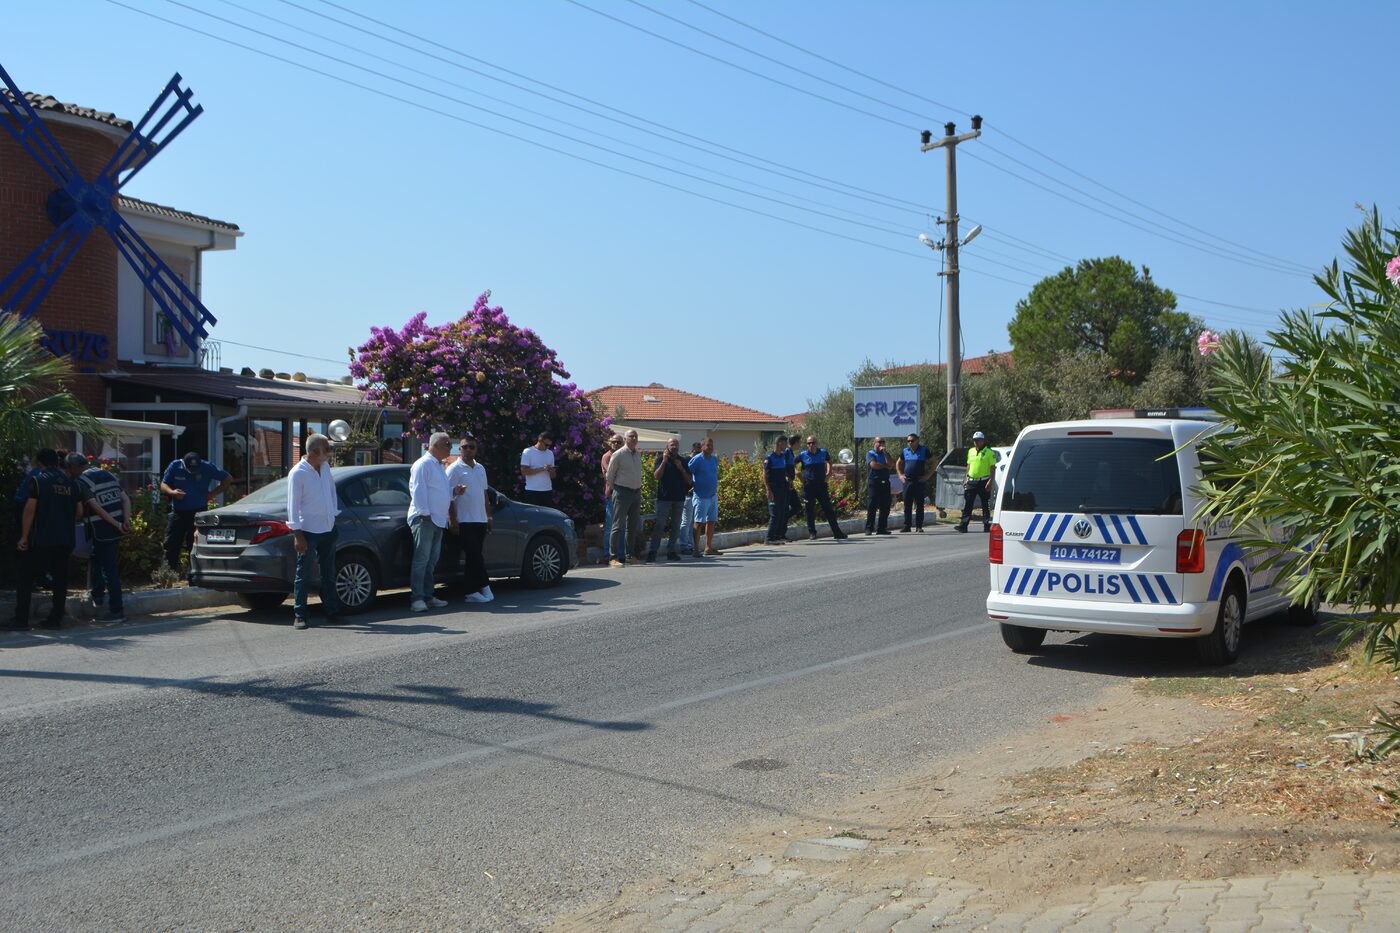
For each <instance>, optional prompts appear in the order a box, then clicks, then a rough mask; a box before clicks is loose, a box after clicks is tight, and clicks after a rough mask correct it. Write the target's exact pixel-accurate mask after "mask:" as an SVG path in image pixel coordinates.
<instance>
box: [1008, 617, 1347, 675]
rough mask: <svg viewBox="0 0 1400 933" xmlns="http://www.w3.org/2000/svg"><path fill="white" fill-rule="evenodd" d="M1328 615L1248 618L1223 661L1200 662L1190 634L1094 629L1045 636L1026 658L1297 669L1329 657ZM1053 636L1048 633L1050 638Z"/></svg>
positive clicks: (1177, 669)
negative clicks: (1231, 656)
mask: <svg viewBox="0 0 1400 933" xmlns="http://www.w3.org/2000/svg"><path fill="white" fill-rule="evenodd" d="M1331 618H1335V617H1329V616H1323V617H1322V621H1320V622H1319V624H1318V625H1317V626H1314V627H1311V628H1298V627H1296V626H1292V625H1289V624H1288V623H1287V622H1286V621H1284V619H1283V618H1282V617H1281V616H1279V617H1269V618H1265V619H1260V620H1258V621H1256V622H1251V623H1250V624H1248V625H1246V626H1245V628H1244V639H1243V641H1242V643H1241V645H1240V658H1239V660H1238V661H1237V662H1235V663H1234V664H1229V665H1225V666H1223V667H1207V666H1205V665H1202V664H1201V661H1200V658H1199V656H1198V655H1197V653H1196V644H1195V641H1194V639H1189V638H1179V639H1178V638H1134V637H1131V636H1128V635H1098V634H1090V635H1079V636H1077V637H1075V638H1074V639H1073V640H1072V641H1069V642H1059V643H1051V642H1049V641H1047V643H1046V644H1045V645H1043V646H1042V647H1041V648H1039V649H1038V650H1037V651H1036V652H1035V653H1034V654H1033V655H1031V656H1030V657H1028V658H1027V659H1026V663H1028V664H1031V665H1034V666H1036V667H1048V668H1055V669H1059V670H1068V671H1080V672H1083V673H1086V674H1103V675H1106V676H1110V677H1176V676H1182V675H1192V676H1207V675H1213V676H1217V677H1238V676H1242V675H1247V674H1289V673H1298V672H1301V671H1306V670H1311V669H1312V668H1313V667H1315V666H1317V665H1319V664H1325V663H1328V659H1329V657H1330V654H1331V649H1332V648H1335V647H1336V644H1337V639H1336V636H1334V635H1331V634H1329V633H1326V632H1324V631H1323V629H1324V627H1325V623H1326V622H1327V621H1329V620H1330V619H1331ZM1055 637H1056V633H1054V632H1052V633H1050V635H1049V638H1055ZM1060 637H1063V635H1061V636H1060Z"/></svg>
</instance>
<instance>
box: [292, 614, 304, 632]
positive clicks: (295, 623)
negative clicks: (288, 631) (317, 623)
mask: <svg viewBox="0 0 1400 933" xmlns="http://www.w3.org/2000/svg"><path fill="white" fill-rule="evenodd" d="M292 628H294V629H297V630H298V631H300V630H301V629H304V628H306V620H305V619H303V618H302V617H301V616H297V617H296V618H294V619H292Z"/></svg>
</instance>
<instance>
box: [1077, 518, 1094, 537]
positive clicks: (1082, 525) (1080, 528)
mask: <svg viewBox="0 0 1400 933" xmlns="http://www.w3.org/2000/svg"><path fill="white" fill-rule="evenodd" d="M1093 530H1094V526H1093V525H1090V524H1089V520H1088V519H1087V518H1081V519H1080V520H1079V521H1077V522H1075V523H1074V533H1075V534H1077V535H1079V537H1081V538H1087V537H1089V535H1090V534H1091V533H1093Z"/></svg>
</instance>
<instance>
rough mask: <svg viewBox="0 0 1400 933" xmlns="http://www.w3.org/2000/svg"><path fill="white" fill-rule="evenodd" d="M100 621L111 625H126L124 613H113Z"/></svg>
mask: <svg viewBox="0 0 1400 933" xmlns="http://www.w3.org/2000/svg"><path fill="white" fill-rule="evenodd" d="M102 621H104V622H108V623H111V624H112V625H125V624H126V613H124V612H113V613H111V614H110V615H108V616H107V618H105V619H103V620H102Z"/></svg>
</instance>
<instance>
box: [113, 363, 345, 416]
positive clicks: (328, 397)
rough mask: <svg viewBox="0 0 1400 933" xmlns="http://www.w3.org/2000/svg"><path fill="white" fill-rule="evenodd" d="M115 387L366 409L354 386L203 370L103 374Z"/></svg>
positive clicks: (134, 369)
mask: <svg viewBox="0 0 1400 933" xmlns="http://www.w3.org/2000/svg"><path fill="white" fill-rule="evenodd" d="M103 377H104V378H106V379H108V380H109V381H111V382H114V383H124V384H126V385H139V386H147V387H148V388H152V389H160V390H162V391H165V392H180V393H185V394H188V395H197V396H200V397H203V398H209V399H215V400H218V401H221V402H226V403H233V404H238V403H241V402H284V403H285V402H293V403H298V404H304V405H306V406H308V408H310V407H311V406H315V405H326V406H330V407H336V408H355V407H365V406H366V402H365V396H364V393H363V392H362V391H360V390H359V389H357V388H355V387H354V386H348V385H344V384H342V383H338V382H298V381H295V380H292V379H264V378H262V377H259V376H242V375H239V374H237V373H213V372H209V371H208V370H204V369H166V368H157V367H142V366H127V367H125V368H124V369H123V370H121V371H117V372H111V373H103Z"/></svg>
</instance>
